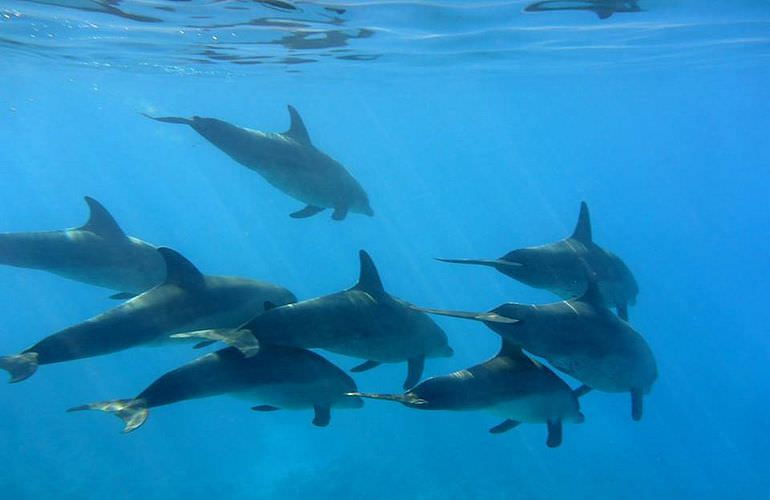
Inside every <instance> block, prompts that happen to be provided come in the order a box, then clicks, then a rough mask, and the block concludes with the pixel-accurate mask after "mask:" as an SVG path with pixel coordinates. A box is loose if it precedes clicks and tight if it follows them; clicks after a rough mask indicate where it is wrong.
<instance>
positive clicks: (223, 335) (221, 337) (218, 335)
mask: <svg viewBox="0 0 770 500" xmlns="http://www.w3.org/2000/svg"><path fill="white" fill-rule="evenodd" d="M171 338H173V339H204V342H207V343H204V342H199V343H198V345H200V344H204V345H203V346H201V347H205V346H206V345H209V344H210V343H214V342H224V343H225V344H227V345H229V346H232V347H235V348H236V349H238V350H239V351H241V353H242V354H243V355H244V356H245V357H247V358H250V357H252V356H254V355H255V354H257V353H258V352H259V340H257V338H256V337H255V336H254V335H253V334H252V333H251V330H236V329H234V328H222V329H214V330H198V331H195V332H186V333H175V334H174V335H171Z"/></svg>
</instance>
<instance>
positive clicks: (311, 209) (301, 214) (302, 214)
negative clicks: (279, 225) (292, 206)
mask: <svg viewBox="0 0 770 500" xmlns="http://www.w3.org/2000/svg"><path fill="white" fill-rule="evenodd" d="M323 210H324V209H323V208H321V207H317V206H315V205H308V206H306V207H305V208H303V209H302V210H297V211H296V212H292V213H290V214H289V217H291V218H293V219H305V218H307V217H312V216H314V215H315V214H317V213H319V212H322V211H323Z"/></svg>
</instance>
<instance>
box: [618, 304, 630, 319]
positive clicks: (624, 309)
mask: <svg viewBox="0 0 770 500" xmlns="http://www.w3.org/2000/svg"><path fill="white" fill-rule="evenodd" d="M616 309H617V310H618V317H619V318H620V319H622V320H623V321H628V303H626V302H624V303H622V304H618V305H617V307H616Z"/></svg>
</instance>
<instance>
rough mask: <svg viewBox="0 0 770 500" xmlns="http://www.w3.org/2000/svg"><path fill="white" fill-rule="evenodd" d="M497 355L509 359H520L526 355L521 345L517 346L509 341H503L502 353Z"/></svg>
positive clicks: (501, 345)
mask: <svg viewBox="0 0 770 500" xmlns="http://www.w3.org/2000/svg"><path fill="white" fill-rule="evenodd" d="M497 355H498V356H506V357H509V358H519V357H521V356H524V353H523V352H522V351H521V346H520V345H516V344H514V343H513V342H508V341H507V340H505V339H502V343H501V344H500V352H498V353H497Z"/></svg>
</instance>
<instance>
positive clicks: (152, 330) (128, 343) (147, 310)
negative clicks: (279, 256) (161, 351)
mask: <svg viewBox="0 0 770 500" xmlns="http://www.w3.org/2000/svg"><path fill="white" fill-rule="evenodd" d="M158 252H160V254H161V255H162V256H163V258H164V259H165V264H166V269H167V273H166V279H165V281H164V282H163V283H162V284H160V285H158V286H156V287H155V288H152V289H151V290H149V291H147V292H144V293H143V294H141V295H138V296H137V297H135V298H133V299H131V300H128V301H127V302H124V303H122V304H121V305H119V306H117V307H115V308H113V309H110V310H108V311H106V312H104V313H102V314H99V315H98V316H95V317H93V318H91V319H88V320H86V321H84V322H82V323H79V324H77V325H74V326H71V327H69V328H65V329H64V330H61V331H59V332H57V333H54V334H53V335H50V336H49V337H46V338H44V339H43V340H41V341H40V342H38V343H36V344H35V345H33V346H32V347H29V348H28V349H25V350H24V351H22V352H21V353H20V354H16V355H11V356H0V368H2V369H4V370H6V371H8V372H9V373H10V375H11V380H10V381H11V382H20V381H22V380H24V379H26V378H28V377H30V376H31V375H32V374H33V373H35V371H36V370H37V367H38V365H42V364H51V363H60V362H63V361H71V360H75V359H81V358H89V357H93V356H101V355H103V354H109V353H113V352H118V351H122V350H124V349H129V348H131V347H138V346H151V345H161V344H163V343H164V342H166V341H170V342H173V340H168V339H167V337H169V336H170V335H171V334H174V333H178V332H184V331H189V330H197V329H205V328H235V327H237V326H238V325H240V324H242V323H243V322H245V321H247V320H248V319H249V318H251V317H253V316H254V314H256V313H258V312H260V311H261V310H262V308H263V305H264V303H265V301H271V302H272V301H274V302H275V303H278V304H287V303H289V302H293V301H295V300H296V297H294V295H293V294H292V293H291V292H290V291H288V290H286V289H285V288H282V287H280V286H277V285H273V284H271V283H266V282H262V281H255V280H250V279H246V278H236V277H229V276H204V275H203V274H201V272H200V271H199V270H198V269H197V268H196V267H195V266H194V265H193V264H192V263H191V262H190V261H188V260H187V259H185V258H184V257H182V256H181V255H180V254H178V253H177V252H175V251H174V250H171V249H169V248H160V249H158Z"/></svg>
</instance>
